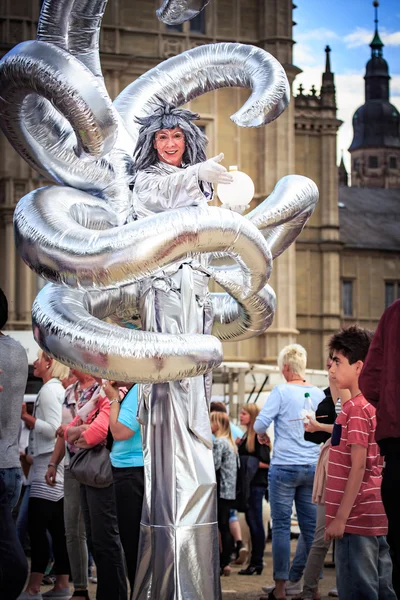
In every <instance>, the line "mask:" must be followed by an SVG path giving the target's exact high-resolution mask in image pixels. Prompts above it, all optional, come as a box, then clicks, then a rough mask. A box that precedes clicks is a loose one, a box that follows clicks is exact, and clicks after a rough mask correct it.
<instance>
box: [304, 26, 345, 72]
mask: <svg viewBox="0 0 400 600" xmlns="http://www.w3.org/2000/svg"><path fill="white" fill-rule="evenodd" d="M338 38H339V36H338V34H337V33H335V31H331V30H330V29H326V28H324V27H319V28H318V29H310V30H308V31H304V32H303V33H299V34H298V35H297V36H296V43H295V45H294V47H293V60H294V64H295V65H298V66H300V68H303V67H313V66H316V65H319V64H320V59H321V56H324V55H323V53H322V51H321V55H319V53H318V52H316V51H315V47H313V42H325V43H326V42H328V41H329V40H336V39H338ZM321 48H322V46H321Z"/></svg>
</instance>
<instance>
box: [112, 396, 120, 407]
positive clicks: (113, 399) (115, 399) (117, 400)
mask: <svg viewBox="0 0 400 600" xmlns="http://www.w3.org/2000/svg"><path fill="white" fill-rule="evenodd" d="M114 402H118V404H120V402H121V401H120V399H119V398H112V400H110V406H111V405H112V404H114Z"/></svg>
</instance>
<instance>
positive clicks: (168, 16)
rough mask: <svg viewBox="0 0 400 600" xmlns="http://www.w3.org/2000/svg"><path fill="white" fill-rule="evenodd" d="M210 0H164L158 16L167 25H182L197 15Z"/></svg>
mask: <svg viewBox="0 0 400 600" xmlns="http://www.w3.org/2000/svg"><path fill="white" fill-rule="evenodd" d="M209 2H210V0H164V2H163V3H162V6H160V8H159V9H158V10H157V17H158V18H159V19H160V21H162V22H163V23H166V24H167V25H180V24H181V23H184V22H185V21H189V19H193V18H194V17H196V16H197V15H198V14H199V13H200V12H201V11H202V10H203V9H204V8H205V7H206V6H207V4H208V3H209Z"/></svg>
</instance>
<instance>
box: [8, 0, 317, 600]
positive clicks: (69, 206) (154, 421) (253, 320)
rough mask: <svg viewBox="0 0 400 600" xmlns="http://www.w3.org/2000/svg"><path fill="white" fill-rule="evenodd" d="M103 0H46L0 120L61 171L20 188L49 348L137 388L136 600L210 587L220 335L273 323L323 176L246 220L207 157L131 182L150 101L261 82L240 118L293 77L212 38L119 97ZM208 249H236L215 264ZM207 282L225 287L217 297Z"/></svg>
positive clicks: (194, 3) (298, 183)
mask: <svg viewBox="0 0 400 600" xmlns="http://www.w3.org/2000/svg"><path fill="white" fill-rule="evenodd" d="M208 1H209V0H164V2H163V4H162V7H161V8H160V11H159V17H160V18H161V19H163V20H164V21H165V22H167V23H179V22H183V21H184V20H185V19H187V18H192V17H193V16H195V14H197V13H198V12H199V10H201V9H202V8H204V6H205V5H206V4H208ZM105 4H106V1H105V0H44V2H43V7H42V12H41V17H40V20H39V24H38V36H37V39H36V40H33V41H29V42H24V43H22V44H19V45H18V46H16V48H14V49H13V50H11V51H10V52H9V53H8V54H6V56H5V57H4V58H3V59H2V60H1V61H0V87H1V90H2V92H1V96H0V126H1V127H2V129H3V131H4V133H5V135H7V137H8V139H9V140H10V142H11V143H12V144H13V146H14V147H15V148H16V150H17V151H18V152H19V153H20V154H21V155H22V156H23V157H24V158H25V160H26V161H27V162H28V163H29V164H30V165H31V166H32V167H33V168H35V169H36V170H38V171H39V172H40V173H41V174H42V175H43V176H44V177H45V178H47V179H48V180H50V181H52V182H54V183H56V184H58V185H57V187H55V186H47V187H44V188H40V189H38V190H35V191H33V192H30V193H29V194H27V195H26V196H24V198H22V199H21V200H20V202H19V203H18V206H17V208H16V210H15V215H14V223H15V235H16V244H17V248H18V250H19V252H20V255H21V257H22V258H23V260H24V261H25V262H26V264H27V265H28V266H29V267H30V268H32V269H33V270H34V271H35V272H36V273H38V274H39V275H41V276H42V277H44V278H45V279H47V280H48V281H49V282H50V283H49V284H47V285H46V286H45V287H44V288H43V290H42V291H41V292H40V293H39V295H38V297H37V298H36V300H35V303H34V306H33V311H32V315H33V330H34V335H35V338H36V340H37V342H38V343H39V345H40V346H41V347H42V348H43V349H44V350H45V351H46V352H47V353H48V354H49V355H51V356H53V357H54V358H56V359H57V360H59V361H61V362H64V363H65V364H68V365H69V366H71V367H74V368H76V369H79V370H81V371H86V372H88V373H92V374H94V375H96V376H100V377H104V378H106V379H112V380H120V381H129V382H130V381H136V382H139V383H141V384H142V388H141V390H142V391H141V403H140V410H139V413H140V414H139V418H140V420H141V422H142V423H143V433H144V435H143V439H144V459H145V477H146V498H145V503H144V510H143V518H142V537H141V542H140V552H141V557H140V560H139V564H138V571H137V580H136V585H135V590H134V598H135V600H178V599H179V600H218V599H219V598H220V582H219V561H218V536H217V525H216V502H215V473H214V466H213V460H212V453H211V432H210V424H209V414H208V405H209V400H210V389H211V372H212V369H213V368H215V367H216V366H217V365H218V364H219V363H220V362H221V361H222V344H221V341H222V340H227V341H229V340H232V341H240V340H243V339H246V338H249V337H251V336H254V335H259V334H261V333H263V332H264V331H265V330H266V329H267V328H268V327H269V325H270V324H271V322H272V319H273V316H274V312H275V295H274V292H273V290H272V289H271V288H270V287H269V285H268V279H269V277H270V274H271V269H272V260H273V259H274V258H275V257H277V256H279V254H281V253H282V252H283V251H284V250H285V249H286V248H287V247H288V246H289V245H290V244H291V243H292V242H293V241H294V240H295V239H296V237H297V236H298V235H299V233H300V232H301V230H302V228H303V227H304V225H305V223H306V221H307V219H308V218H309V217H310V215H311V214H312V212H313V210H314V207H315V204H316V202H317V199H318V190H317V189H316V186H315V184H314V183H313V182H312V181H310V180H309V179H307V178H305V177H300V176H296V175H291V176H288V177H285V178H283V179H282V180H281V181H280V182H278V184H277V186H276V188H275V190H274V191H273V192H272V194H271V195H270V196H269V197H268V198H267V199H266V200H265V201H264V202H262V203H261V204H259V205H258V206H257V208H255V209H254V210H253V211H252V212H250V213H248V214H247V215H245V216H241V215H239V214H236V213H234V212H232V211H230V210H225V209H223V208H218V207H215V206H209V205H208V203H207V202H208V201H209V199H210V197H211V188H210V187H209V186H207V184H206V183H204V181H203V182H200V181H199V176H198V172H199V164H201V163H198V162H197V164H189V165H188V166H187V167H186V168H178V167H172V166H170V165H167V164H164V163H160V162H158V163H156V164H154V165H152V166H150V167H149V168H146V169H144V170H143V171H140V170H139V171H138V172H137V173H135V180H134V188H133V193H132V172H133V168H134V165H133V159H132V156H133V153H134V150H135V148H136V142H137V136H138V130H139V125H138V123H137V118H139V117H146V116H149V115H152V114H153V113H154V110H155V108H156V107H157V106H158V105H159V102H160V97H162V99H163V101H164V102H165V103H169V104H171V105H173V106H181V105H183V104H185V103H186V102H188V101H190V100H192V99H193V98H195V97H197V96H199V95H201V94H203V93H205V92H207V91H212V90H214V89H217V88H220V87H226V86H240V87H247V88H251V90H252V94H251V96H250V97H249V99H248V100H247V101H246V103H245V105H244V106H243V107H242V108H241V109H240V110H239V111H238V112H237V113H236V114H235V115H233V116H232V117H231V119H232V120H233V121H234V122H235V123H236V124H237V125H239V126H242V127H254V126H262V125H265V124H267V123H269V122H270V121H272V120H273V119H275V118H277V117H279V115H280V114H281V112H282V111H283V110H284V109H285V107H286V106H287V103H288V101H289V86H288V82H287V78H286V75H285V72H284V70H283V68H282V67H281V65H280V64H279V63H278V61H276V59H274V58H273V57H272V56H271V55H270V54H268V53H267V52H265V51H264V50H262V49H260V48H255V47H252V46H247V45H243V44H236V43H232V44H230V43H224V44H212V45H205V46H201V47H197V48H194V49H192V50H189V51H187V52H185V53H183V54H182V55H180V56H176V57H173V58H171V59H169V60H167V61H164V62H163V63H162V64H161V65H159V66H158V67H156V68H155V69H152V70H151V71H149V73H146V74H145V75H143V76H142V77H140V78H139V79H138V80H137V81H135V82H133V83H132V84H131V85H130V86H128V87H127V88H126V89H125V90H124V91H123V92H122V93H121V94H120V96H119V97H118V98H117V99H116V100H115V101H114V103H113V102H111V100H110V98H109V96H108V94H107V91H106V89H105V86H104V81H103V78H102V74H101V68H100V60H99V48H98V39H99V32H100V21H101V16H102V14H103V12H104V9H105ZM254 151H255V152H256V151H257V150H256V149H255V150H254ZM215 257H218V259H219V264H220V263H221V259H223V258H224V257H229V263H228V264H227V265H226V266H222V267H221V266H219V267H217V266H215V265H214V263H213V259H214V258H215ZM210 278H213V279H214V280H215V281H217V282H218V284H219V285H220V286H221V287H222V288H223V289H224V290H225V292H224V293H219V294H209V293H208V281H209V279H210ZM132 326H134V328H132Z"/></svg>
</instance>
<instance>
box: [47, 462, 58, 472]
mask: <svg viewBox="0 0 400 600" xmlns="http://www.w3.org/2000/svg"><path fill="white" fill-rule="evenodd" d="M47 467H54V468H55V470H56V471H57V465H56V463H53V462H49V464H48V465H47Z"/></svg>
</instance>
